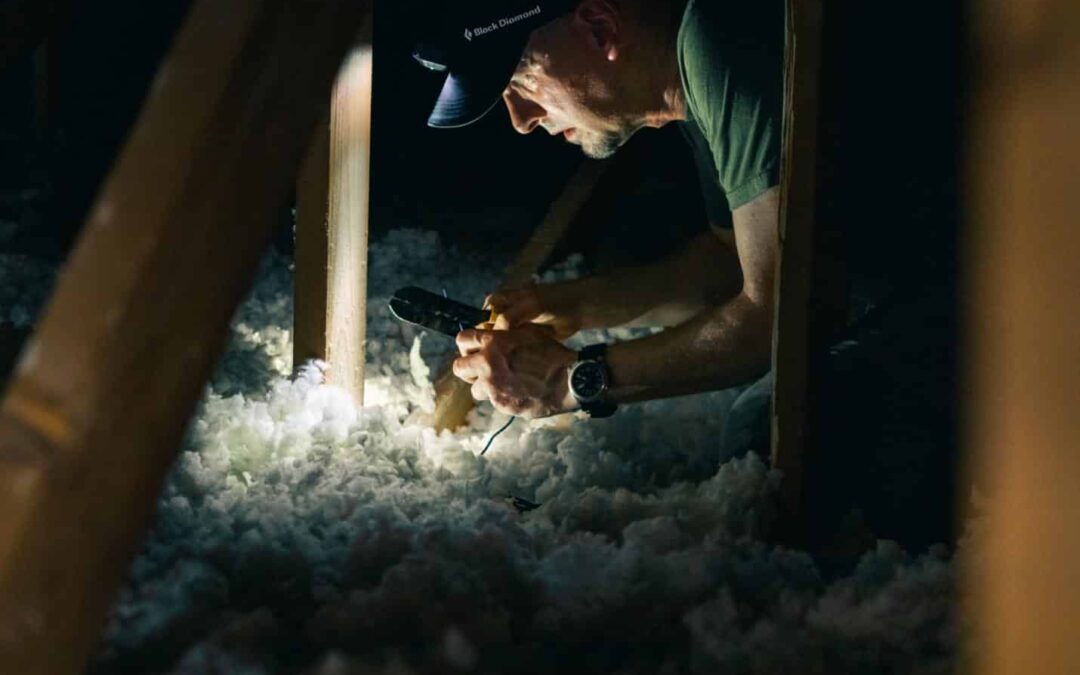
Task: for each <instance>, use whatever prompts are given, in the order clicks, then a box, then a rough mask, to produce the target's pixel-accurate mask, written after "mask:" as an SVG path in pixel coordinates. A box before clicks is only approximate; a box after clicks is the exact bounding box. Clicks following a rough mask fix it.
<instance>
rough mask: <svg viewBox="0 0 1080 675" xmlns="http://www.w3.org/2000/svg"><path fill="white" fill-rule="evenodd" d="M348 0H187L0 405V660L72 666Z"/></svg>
mask: <svg viewBox="0 0 1080 675" xmlns="http://www.w3.org/2000/svg"><path fill="white" fill-rule="evenodd" d="M369 4H370V3H369V2H364V1H363V0H322V1H320V2H295V1H294V0H230V1H229V2H221V1H220V0H199V1H198V2H196V3H195V5H194V6H193V9H192V10H191V13H190V15H189V17H188V19H187V21H186V22H185V24H184V26H183V28H182V29H181V30H180V32H179V34H178V35H177V38H176V40H175V42H174V43H173V47H172V50H171V52H170V54H169V57H168V58H167V60H166V61H165V63H164V64H163V66H162V67H161V69H160V73H159V76H158V78H157V81H156V82H155V83H154V85H153V86H152V87H151V90H150V95H149V97H148V99H147V102H146V104H145V107H144V109H143V111H142V113H141V114H140V117H139V119H138V121H137V122H136V124H135V127H134V129H133V131H132V133H131V134H130V136H129V137H128V140H127V143H126V145H125V147H124V149H123V151H122V153H121V154H120V156H119V159H118V160H117V162H116V165H115V166H114V167H113V169H112V171H111V173H110V176H109V178H108V180H107V181H106V183H105V185H104V187H103V188H102V191H101V194H100V195H99V197H98V200H97V202H96V205H95V207H94V208H93V210H92V212H91V215H90V217H89V220H88V222H87V224H86V227H85V229H84V231H83V233H82V235H81V237H80V239H79V242H78V243H77V245H76V248H75V250H74V252H73V253H72V255H71V256H70V258H69V260H68V262H67V265H66V267H65V269H64V271H63V274H62V276H61V277H60V279H59V280H58V282H57V286H56V290H55V293H54V295H53V297H52V299H51V301H50V303H49V305H48V307H47V308H46V310H45V312H44V315H43V318H42V319H41V321H40V322H39V324H38V326H37V328H36V330H35V332H34V334H33V336H32V337H31V338H30V340H29V343H28V344H27V346H26V348H25V350H24V351H23V354H22V356H21V359H20V361H19V363H18V365H17V367H16V371H15V374H14V376H13V378H12V380H11V381H10V383H9V385H8V389H7V391H6V393H5V395H4V398H3V401H2V403H0V673H19V675H66V674H69V673H71V674H73V673H78V672H82V671H83V669H84V666H85V663H86V659H87V657H88V655H89V654H90V653H91V651H92V649H93V646H94V643H95V641H96V638H97V635H98V632H99V630H100V627H101V625H102V622H103V619H104V618H105V614H106V611H107V609H108V606H109V603H110V600H111V598H112V595H113V592H114V590H115V588H116V586H117V585H118V584H119V582H120V580H121V579H122V577H123V574H124V571H125V570H126V568H127V566H128V564H129V562H130V558H131V555H132V554H133V552H134V551H135V548H136V546H137V544H138V542H139V539H140V537H141V535H142V533H143V531H144V529H145V527H146V524H147V520H148V516H149V514H150V512H151V509H152V508H153V506H154V503H155V500H156V498H157V496H158V494H159V491H160V488H161V483H162V480H163V478H164V476H165V473H166V471H167V470H168V467H169V466H170V464H171V463H172V460H173V458H174V456H175V453H176V449H177V446H178V444H179V442H180V438H181V436H182V434H183V432H184V429H185V427H186V426H187V421H188V419H189V417H190V415H191V413H192V411H193V409H194V407H195V403H196V401H197V399H198V397H199V396H200V394H201V393H202V388H203V384H204V383H205V381H206V378H207V376H208V375H209V372H210V369H211V368H212V367H213V364H214V362H215V360H216V358H217V356H218V354H219V353H220V351H221V348H222V346H223V344H224V340H225V337H226V334H227V330H228V324H229V319H230V318H231V316H232V314H233V312H234V310H235V308H236V305H237V303H238V302H239V300H240V298H241V297H242V296H243V294H244V293H245V292H246V291H247V289H248V287H249V285H250V282H251V279H252V276H253V274H254V271H255V267H256V264H257V262H258V259H259V257H260V256H261V254H262V253H263V251H264V250H265V248H266V245H267V244H268V242H269V240H270V237H271V234H272V232H273V227H274V224H275V223H276V222H277V220H278V218H277V215H278V213H279V211H280V209H281V208H283V207H285V206H286V204H285V201H286V198H287V195H288V194H289V192H290V189H289V188H290V186H291V185H292V183H293V181H294V180H295V177H296V169H297V167H298V165H299V163H300V160H301V158H302V155H303V152H304V149H305V148H304V146H305V145H306V143H307V140H308V139H309V138H310V135H311V130H312V128H313V126H314V124H315V122H316V120H317V118H318V115H319V109H320V103H322V102H324V101H325V100H326V96H327V95H328V93H329V91H330V87H331V83H332V81H333V76H334V73H335V72H336V70H337V68H338V66H339V65H340V63H341V59H342V57H343V56H344V55H345V53H346V51H347V49H348V47H349V45H350V44H352V43H353V42H354V40H355V39H356V34H357V31H358V29H359V28H360V26H361V23H362V22H363V20H364V16H365V8H366V6H368V5H369Z"/></svg>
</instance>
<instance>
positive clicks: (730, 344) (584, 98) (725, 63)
mask: <svg viewBox="0 0 1080 675" xmlns="http://www.w3.org/2000/svg"><path fill="white" fill-rule="evenodd" d="M783 49H784V8H783V3H782V2H781V1H780V0H766V1H765V2H717V1H715V0H688V1H686V0H672V1H664V0H660V1H656V0H542V1H541V2H540V3H539V4H537V3H536V2H524V3H522V2H514V3H507V2H496V1H494V0H480V1H476V2H463V3H457V4H455V5H453V6H452V7H450V8H448V9H447V10H446V16H445V17H444V18H443V20H442V24H441V27H440V35H439V36H436V37H433V38H431V39H429V40H428V41H426V42H423V43H421V44H419V45H418V46H417V50H416V53H415V57H416V59H417V60H418V61H420V62H421V63H422V64H424V65H425V66H427V67H429V68H432V69H434V70H439V71H445V72H446V73H447V77H446V81H445V84H444V86H443V88H442V91H441V93H440V95H439V97H438V100H437V102H436V104H435V107H434V110H433V112H432V113H431V116H430V118H429V121H428V123H429V124H430V125H431V126H433V127H439V128H451V127H460V126H464V125H467V124H470V123H472V122H474V121H476V120H478V119H479V118H480V117H482V116H483V115H484V114H486V113H487V112H488V111H489V110H491V109H492V108H493V107H495V106H496V105H497V104H498V102H499V100H500V98H501V100H502V101H503V102H504V103H505V105H506V108H507V110H508V112H509V115H510V120H511V122H512V124H513V126H514V128H515V129H516V130H517V131H519V132H520V133H523V134H527V133H530V132H532V131H534V130H536V129H537V128H542V129H543V130H544V131H547V132H548V133H549V134H551V135H553V136H554V135H561V136H562V137H563V138H564V140H566V141H567V142H569V143H573V144H575V145H578V146H580V147H581V149H582V151H583V152H584V153H585V154H586V155H588V156H589V157H594V158H604V157H607V156H610V155H611V154H613V153H614V152H615V151H616V150H617V149H618V148H619V147H620V146H621V145H623V144H624V143H625V142H626V141H627V140H628V139H629V138H630V137H631V136H632V135H633V134H634V133H636V132H637V131H638V130H640V129H642V128H645V127H653V128H658V127H662V126H664V125H667V124H671V123H675V124H678V125H679V126H680V127H681V128H682V130H683V132H684V135H685V136H686V138H687V140H688V141H689V143H690V145H691V147H692V148H693V151H694V155H695V159H696V161H697V165H698V171H699V174H700V176H701V179H702V180H701V182H702V186H703V191H704V196H705V202H706V209H707V212H708V214H709V220H710V225H711V227H710V228H709V229H708V230H706V231H705V232H703V233H702V234H701V235H699V236H698V237H697V238H696V239H694V240H693V241H692V242H690V243H689V245H687V246H686V247H685V248H684V249H683V250H682V252H681V253H679V254H676V255H675V256H672V257H669V258H667V259H665V260H663V261H661V262H659V263H656V264H653V265H651V266H648V267H641V268H635V269H633V270H626V271H625V272H622V273H613V274H610V275H607V276H603V277H591V278H584V279H580V280H576V281H569V282H563V283H557V284H546V285H536V286H529V287H526V288H519V289H512V290H507V291H502V292H499V293H496V294H494V295H492V296H490V297H489V299H488V301H489V303H490V306H491V307H492V309H494V310H495V312H496V313H497V315H498V321H497V324H496V328H497V329H507V328H509V329H510V330H466V331H463V332H462V333H460V334H459V336H458V339H457V342H458V347H459V349H460V352H461V357H460V358H459V359H457V360H456V361H455V363H454V373H455V374H456V375H457V376H458V377H460V378H461V379H463V380H465V381H467V382H469V383H471V384H472V393H473V396H474V397H475V398H476V399H478V400H490V401H491V402H492V404H493V405H494V406H495V407H496V408H497V409H499V410H501V411H503V412H505V413H509V414H514V415H524V416H530V417H540V416H546V415H552V414H556V413H560V412H564V411H570V410H575V409H583V410H584V411H585V412H587V413H588V414H590V415H591V416H593V417H602V416H607V415H610V414H611V413H612V412H613V411H614V410H615V409H616V407H617V406H618V405H619V404H623V403H630V402H633V401H642V400H648V399H655V398H662V397H667V396H675V395H682V394H691V393H696V392H704V391H710V390H717V389H722V388H727V387H731V386H734V385H739V384H744V383H747V382H752V381H754V380H757V382H756V383H754V384H753V385H752V386H751V387H749V388H748V389H747V390H746V391H745V392H744V394H743V395H742V397H741V398H740V399H739V400H738V401H737V402H736V403H735V405H734V407H733V409H732V412H731V414H730V415H729V423H728V424H727V431H726V432H725V434H726V437H725V439H724V445H725V447H724V448H723V449H722V452H723V453H725V454H727V455H728V456H730V455H732V454H737V453H740V452H743V451H745V450H746V449H749V446H750V445H751V444H752V445H753V446H754V447H756V448H757V449H759V450H760V449H763V448H762V446H763V445H764V435H765V433H766V429H767V424H766V413H767V409H768V407H767V405H764V402H765V401H767V400H768V398H769V395H770V392H771V376H769V375H767V374H766V373H767V371H768V368H769V360H770V349H771V342H772V340H771V336H772V326H773V277H774V268H775V264H776V260H777V241H778V236H777V227H778V219H779V188H778V182H779V180H778V179H779V175H778V174H779V165H780V141H779V137H780V126H781V105H782V100H783V92H782V73H783V65H782V62H783ZM728 211H730V213H728ZM657 226H658V227H662V226H663V223H658V224H657ZM632 324H638V325H652V326H665V327H666V329H665V330H664V331H663V332H660V333H657V334H654V335H652V336H650V337H647V338H644V339H638V340H632V341H625V342H620V343H617V344H614V345H611V346H605V345H603V344H597V345H590V346H587V347H585V348H584V349H582V350H581V351H579V352H574V351H572V350H571V349H569V348H567V347H565V346H564V345H563V344H562V343H561V342H560V341H559V340H560V339H562V338H565V337H567V336H569V335H571V334H573V333H575V332H577V331H578V330H580V329H583V328H606V327H613V326H621V325H632ZM740 417H741V418H743V419H742V420H741V421H740V419H739V418H740Z"/></svg>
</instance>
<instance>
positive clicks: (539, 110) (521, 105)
mask: <svg viewBox="0 0 1080 675" xmlns="http://www.w3.org/2000/svg"><path fill="white" fill-rule="evenodd" d="M503 101H505V102H506V110H507V112H509V113H510V124H513V125H514V128H515V129H517V131H518V133H519V134H527V133H530V132H531V131H532V130H533V129H535V128H536V127H537V126H538V125H539V124H540V120H542V119H544V115H545V114H547V111H546V110H544V108H543V107H542V106H540V105H538V104H536V103H534V102H532V101H529V100H526V99H524V98H522V97H521V96H519V95H518V94H516V93H514V92H513V91H511V90H510V89H509V88H507V89H506V90H504V91H503Z"/></svg>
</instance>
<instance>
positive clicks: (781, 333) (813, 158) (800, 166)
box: [771, 0, 823, 539]
mask: <svg viewBox="0 0 1080 675" xmlns="http://www.w3.org/2000/svg"><path fill="white" fill-rule="evenodd" d="M822 11H823V9H822V2H821V0H788V6H787V23H788V28H787V51H786V55H785V59H784V61H785V65H784V139H783V141H784V144H783V163H782V166H783V175H782V179H781V207H780V242H779V250H780V260H779V264H778V265H777V283H776V322H775V328H774V330H773V360H772V367H773V374H774V377H775V385H774V390H773V409H772V453H771V454H772V466H773V467H774V468H777V469H779V470H780V471H781V472H783V482H782V483H781V487H780V509H781V514H780V516H781V518H780V529H781V532H779V533H778V534H779V535H780V537H781V538H782V539H792V538H798V536H799V534H798V533H797V530H798V529H799V525H798V524H797V522H798V520H799V515H798V514H799V512H800V507H801V500H802V474H803V453H804V451H805V448H806V444H807V429H808V425H809V410H808V402H809V401H808V391H809V381H808V379H809V378H808V376H809V372H810V351H809V346H810V341H811V333H812V326H811V321H812V315H811V302H812V299H813V286H814V244H815V215H816V213H815V211H816V204H817V194H816V193H817V134H818V117H819V113H820V100H819V91H820V86H819V76H820V68H821V33H822V16H823V15H822ZM785 530H786V532H785Z"/></svg>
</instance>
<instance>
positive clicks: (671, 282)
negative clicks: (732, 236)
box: [576, 231, 742, 328]
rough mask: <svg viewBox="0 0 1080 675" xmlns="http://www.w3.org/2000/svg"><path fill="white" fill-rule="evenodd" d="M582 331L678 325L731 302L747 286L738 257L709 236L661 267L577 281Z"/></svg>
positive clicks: (686, 247) (656, 265)
mask: <svg viewBox="0 0 1080 675" xmlns="http://www.w3.org/2000/svg"><path fill="white" fill-rule="evenodd" d="M576 283H578V284H579V286H578V288H577V289H576V292H578V293H580V297H581V303H582V304H581V323H582V328H611V327H614V326H625V325H643V326H645V325H648V326H674V325H677V324H679V323H681V322H683V321H686V320H687V319H689V318H691V317H693V316H695V315H697V314H698V313H700V312H701V311H702V310H703V309H705V308H706V307H708V306H716V305H719V304H720V303H722V302H723V301H724V300H726V299H728V298H731V297H732V296H734V295H735V294H736V293H737V292H738V291H739V288H740V286H741V283H742V278H741V275H740V273H739V261H738V257H737V256H736V255H735V252H734V251H733V250H732V249H731V248H730V247H728V246H726V245H725V244H724V243H723V242H721V241H720V239H719V237H717V235H716V234H714V233H712V232H710V231H706V232H703V233H701V234H700V235H698V236H697V237H696V238H694V240H692V241H691V242H690V243H689V245H687V246H685V247H684V248H682V249H681V250H679V251H678V252H677V253H675V254H673V255H671V256H668V257H667V258H664V259H663V260H660V261H658V262H655V263H652V264H649V265H645V266H641V267H634V268H630V269H623V270H616V271H614V272H612V273H610V274H606V275H601V276H596V277H589V278H585V279H582V280H580V281H579V282H576Z"/></svg>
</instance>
